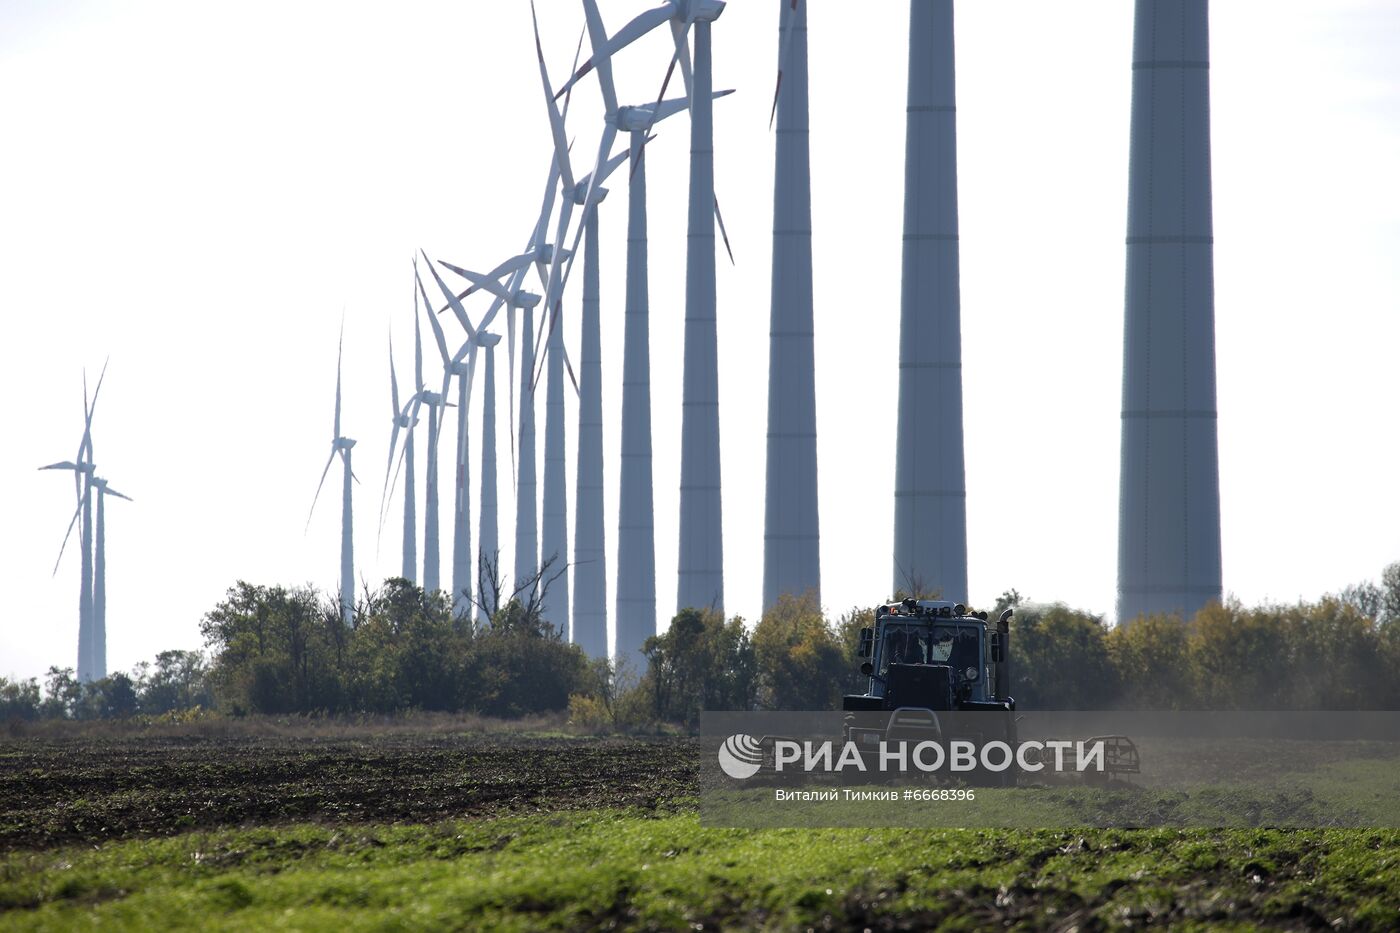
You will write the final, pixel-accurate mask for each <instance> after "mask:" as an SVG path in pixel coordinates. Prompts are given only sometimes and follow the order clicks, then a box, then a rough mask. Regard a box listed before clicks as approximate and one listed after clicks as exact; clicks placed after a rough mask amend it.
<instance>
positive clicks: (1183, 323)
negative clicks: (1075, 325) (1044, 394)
mask: <svg viewBox="0 0 1400 933" xmlns="http://www.w3.org/2000/svg"><path fill="white" fill-rule="evenodd" d="M1208 18H1209V15H1208V9H1207V0H1137V6H1136V9H1135V13H1134V23H1133V114H1132V129H1131V134H1132V137H1131V148H1130V150H1129V156H1128V159H1129V161H1128V273H1127V289H1126V292H1127V295H1126V302H1125V304H1126V308H1125V314H1124V328H1123V331H1124V332H1123V417H1122V426H1123V447H1122V471H1121V473H1120V478H1119V500H1118V501H1119V506H1118V620H1119V621H1120V622H1127V621H1130V620H1131V619H1134V618H1136V617H1137V616H1138V615H1140V614H1142V613H1156V612H1164V613H1170V612H1178V613H1181V614H1182V615H1183V616H1187V617H1189V616H1190V615H1191V614H1193V613H1195V612H1196V610H1198V609H1200V608H1201V607H1202V606H1204V605H1205V604H1206V603H1208V602H1210V601H1211V600H1218V599H1219V598H1220V594H1221V574H1220V479H1219V467H1218V457H1217V447H1216V409H1215V272H1214V258H1213V253H1214V247H1213V246H1212V229H1213V228H1212V223H1211V188H1210V70H1209V68H1210V63H1209V59H1210V42H1209V36H1208V31H1207V20H1208Z"/></svg>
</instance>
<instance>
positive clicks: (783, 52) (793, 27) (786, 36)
mask: <svg viewBox="0 0 1400 933" xmlns="http://www.w3.org/2000/svg"><path fill="white" fill-rule="evenodd" d="M797 2H798V0H788V13H787V15H786V16H785V17H784V19H786V20H787V31H786V32H784V33H783V45H782V48H780V49H779V50H778V81H777V84H775V85H774V87H773V109H772V110H771V111H770V112H769V114H768V128H769V129H770V130H771V129H772V128H773V121H774V120H775V119H777V116H778V95H779V94H780V93H782V90H783V69H785V68H786V67H787V57H788V49H789V48H791V46H792V34H793V33H795V32H797Z"/></svg>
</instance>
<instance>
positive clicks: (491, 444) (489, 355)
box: [477, 334, 501, 623]
mask: <svg viewBox="0 0 1400 933" xmlns="http://www.w3.org/2000/svg"><path fill="white" fill-rule="evenodd" d="M500 342H501V335H500V334H482V335H481V337H480V343H481V345H482V346H483V347H484V348H485V349H486V385H485V392H484V393H483V395H482V398H481V519H480V521H481V531H480V533H479V534H478V535H477V548H478V553H479V554H480V555H482V558H481V559H479V560H478V563H477V567H478V572H480V568H481V567H482V566H484V564H485V562H486V561H487V560H489V561H491V562H492V563H493V564H496V565H497V570H498V571H499V563H500V554H499V551H500V546H501V543H500V537H499V534H498V528H499V524H500V520H499V517H498V508H497V505H496V501H497V499H496V494H497V489H496V344H498V343H500ZM478 620H479V621H480V622H482V623H487V622H490V621H491V620H490V619H488V618H487V617H486V610H485V608H481V607H480V604H479V608H478Z"/></svg>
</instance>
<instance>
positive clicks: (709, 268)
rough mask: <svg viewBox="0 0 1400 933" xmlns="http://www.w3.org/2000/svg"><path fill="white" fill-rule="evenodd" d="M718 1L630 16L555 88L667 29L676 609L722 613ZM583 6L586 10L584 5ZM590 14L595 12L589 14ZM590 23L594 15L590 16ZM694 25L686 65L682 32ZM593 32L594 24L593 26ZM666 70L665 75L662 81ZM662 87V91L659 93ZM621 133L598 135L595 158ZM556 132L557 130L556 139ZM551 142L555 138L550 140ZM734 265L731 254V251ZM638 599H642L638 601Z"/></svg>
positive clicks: (687, 0)
mask: <svg viewBox="0 0 1400 933" xmlns="http://www.w3.org/2000/svg"><path fill="white" fill-rule="evenodd" d="M724 7H725V4H724V2H723V0H668V2H666V3H662V4H661V5H659V6H657V7H654V8H653V9H651V10H648V11H646V12H643V13H641V14H639V15H638V16H636V17H634V18H633V19H632V20H631V22H629V23H628V24H627V25H625V26H623V27H622V28H621V29H619V30H618V31H617V33H615V34H614V35H613V36H612V37H611V38H609V39H607V40H606V50H607V51H606V54H598V53H595V54H594V56H593V57H591V58H589V60H588V61H586V62H585V63H584V65H583V66H582V67H581V68H579V69H578V70H576V71H575V73H574V75H573V76H572V77H571V78H570V79H569V81H568V82H566V83H565V85H564V86H563V87H562V88H560V90H559V91H558V93H557V94H556V95H555V96H556V97H557V96H558V95H559V94H564V93H567V92H568V91H570V90H571V89H572V88H573V85H574V84H575V83H577V82H578V80H579V79H580V78H582V77H583V76H584V75H586V74H587V73H588V72H590V71H591V70H593V69H594V68H599V70H600V71H601V70H602V69H604V68H606V67H607V66H608V62H609V59H610V58H611V56H612V55H615V54H616V53H617V52H618V51H620V50H621V49H623V48H625V47H626V46H628V45H630V44H631V43H632V42H634V41H636V40H637V39H639V38H641V37H642V36H644V35H646V34H647V33H648V32H650V31H651V30H653V29H655V28H656V27H658V26H660V25H662V24H669V25H670V28H671V35H672V40H673V42H674V44H675V46H676V53H675V56H674V57H673V59H672V67H673V68H674V66H675V65H676V64H677V63H679V64H680V66H681V75H682V77H683V79H684V81H685V85H686V93H687V96H688V98H689V100H690V102H691V104H692V107H691V157H690V205H689V230H688V234H689V235H688V238H687V252H686V327H685V334H686V336H685V351H684V389H683V402H682V416H681V509H680V566H679V573H678V577H679V580H678V587H677V607H678V608H686V607H690V606H694V607H702V608H704V607H712V608H715V609H717V610H719V611H721V612H723V609H724V570H723V565H724V551H723V541H722V539H721V528H722V512H723V509H722V505H721V494H720V470H719V403H718V392H719V390H718V377H717V366H718V353H717V346H716V334H715V243H714V234H715V225H716V222H718V225H719V230H720V233H721V234H722V235H723V236H724V242H725V248H726V250H728V249H729V238H728V235H727V234H725V233H724V221H723V218H722V217H721V216H720V213H719V201H718V199H717V198H716V197H715V190H714V153H713V145H714V113H713V105H714V98H715V96H717V95H715V94H714V93H713V77H712V74H711V49H710V26H711V24H712V23H713V22H714V20H716V19H718V18H719V15H720V14H721V13H722V12H723V11H724ZM585 10H586V11H587V10H589V7H588V6H587V5H586V6H585ZM592 12H593V13H596V10H594V11H592ZM595 18H596V17H594V16H592V15H590V19H591V20H592V19H595ZM692 26H693V27H694V29H695V60H694V63H693V67H692V62H691V57H690V51H689V47H688V41H687V34H688V30H689V29H690V27H692ZM592 28H594V26H593V25H592V24H590V29H592ZM669 79H670V71H669V70H668V72H667V81H669ZM665 88H666V85H665V83H663V84H662V93H661V95H659V96H662V97H664V95H665ZM616 129H617V127H616V126H612V125H610V126H609V128H608V129H607V130H605V131H604V135H603V140H602V141H601V144H600V146H599V152H600V161H601V160H602V155H601V154H602V153H606V152H607V151H608V150H609V149H610V147H611V145H612V134H613V133H615V132H616ZM560 135H561V133H560V132H559V131H556V133H555V136H556V140H557V139H558V138H559V137H560ZM556 145H557V142H556ZM729 256H730V261H731V262H732V261H733V258H734V257H733V252H732V251H729ZM643 598H644V597H643Z"/></svg>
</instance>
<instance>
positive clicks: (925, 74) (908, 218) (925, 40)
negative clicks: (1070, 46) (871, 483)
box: [893, 0, 967, 600]
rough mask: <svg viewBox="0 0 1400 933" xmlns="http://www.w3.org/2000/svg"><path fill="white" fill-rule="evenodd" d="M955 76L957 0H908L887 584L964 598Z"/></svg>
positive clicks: (964, 504)
mask: <svg viewBox="0 0 1400 933" xmlns="http://www.w3.org/2000/svg"><path fill="white" fill-rule="evenodd" d="M953 76H954V70H953V2H952V0H912V2H911V3H910V5H909V99H908V108H907V110H908V112H907V115H906V117H905V121H906V125H907V131H906V144H905V162H904V257H903V270H904V271H903V286H902V294H901V300H900V313H899V427H898V433H897V436H896V450H895V493H894V573H893V577H894V584H893V589H894V590H895V591H899V590H906V591H913V590H916V589H919V590H925V591H929V590H933V589H937V590H939V591H941V593H942V595H943V597H944V598H945V599H958V600H962V599H966V598H967V485H966V481H965V473H964V469H963V412H962V323H961V311H960V304H959V287H958V152H957V116H956V112H955V106H954V105H955V102H956V94H955V90H954V80H953ZM913 595H921V594H918V593H914V594H913Z"/></svg>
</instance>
